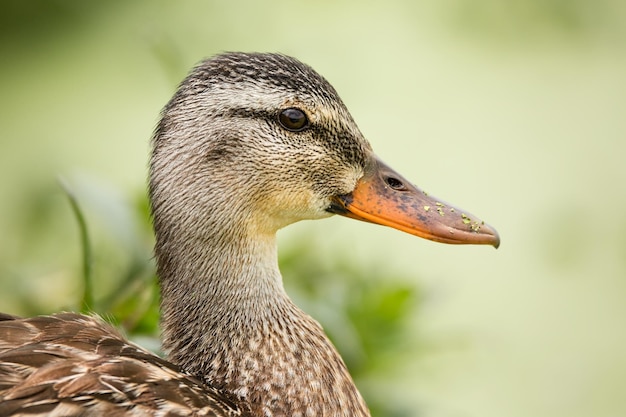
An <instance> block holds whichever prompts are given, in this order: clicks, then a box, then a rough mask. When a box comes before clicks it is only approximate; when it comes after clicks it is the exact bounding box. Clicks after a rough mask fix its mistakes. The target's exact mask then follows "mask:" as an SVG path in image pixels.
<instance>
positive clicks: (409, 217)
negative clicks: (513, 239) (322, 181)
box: [329, 159, 500, 248]
mask: <svg viewBox="0 0 626 417" xmlns="http://www.w3.org/2000/svg"><path fill="white" fill-rule="evenodd" d="M329 211H331V212H333V213H337V214H341V215H343V216H347V217H351V218H353V219H358V220H364V221H368V222H372V223H377V224H381V225H384V226H390V227H393V228H395V229H398V230H402V231H404V232H407V233H410V234H413V235H416V236H420V237H422V238H425V239H429V240H434V241H437V242H443V243H454V244H474V245H491V246H494V247H496V248H497V247H498V246H499V245H500V237H499V236H498V232H496V230H495V229H493V228H492V227H491V226H489V225H487V224H485V223H484V222H483V221H481V220H479V219H478V218H477V217H476V216H474V215H472V214H470V213H469V212H467V211H465V210H461V209H459V208H457V207H454V206H451V205H450V204H448V203H445V202H443V201H441V200H439V199H437V198H435V197H433V196H431V195H428V194H427V193H426V192H424V191H422V190H420V189H419V188H417V187H415V186H414V185H413V184H411V183H410V182H409V181H407V180H406V179H404V178H403V177H402V176H401V175H399V174H398V173H397V172H395V171H394V170H393V169H391V168H390V167H388V166H387V165H385V164H384V163H383V162H382V161H380V160H379V159H373V162H372V164H371V166H370V168H369V169H368V171H367V172H366V173H365V175H364V176H363V178H361V179H360V180H359V182H358V183H357V185H356V188H355V189H354V191H353V192H352V193H350V194H347V195H343V196H339V197H336V198H335V199H334V201H333V206H332V207H331V208H330V210H329Z"/></svg>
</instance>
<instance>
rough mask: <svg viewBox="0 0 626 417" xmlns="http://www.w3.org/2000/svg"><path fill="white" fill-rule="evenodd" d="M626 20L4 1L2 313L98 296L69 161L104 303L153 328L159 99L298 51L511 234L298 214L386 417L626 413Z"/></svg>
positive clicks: (360, 112)
mask: <svg viewBox="0 0 626 417" xmlns="http://www.w3.org/2000/svg"><path fill="white" fill-rule="evenodd" d="M624 22H626V3H624V2H623V1H621V0H595V1H591V0H520V1H517V2H511V1H503V0H500V1H498V0H472V1H469V0H446V1H439V2H419V1H417V2H414V1H408V0H406V1H400V0H391V1H387V2H367V1H344V2H331V1H319V2H302V3H298V2H286V1H277V0H272V1H263V2H261V1H259V2H254V1H243V0H235V1H225V0H224V1H179V2H165V1H147V0H145V1H108V2H84V1H78V0H75V1H61V0H56V1H55V0H51V1H43V0H42V1H32V0H13V1H7V0H4V1H3V2H1V3H0V56H2V59H1V61H0V92H1V94H0V311H4V312H9V313H14V314H36V313H50V312H53V311H58V310H61V309H66V310H67V309H79V308H80V300H81V293H82V290H83V284H82V281H81V273H82V272H81V268H82V266H81V249H82V247H81V244H80V240H79V237H78V227H77V223H76V219H75V217H74V215H73V214H72V210H71V209H70V206H69V204H68V200H67V196H66V195H64V193H63V191H62V189H61V187H60V186H59V182H58V178H59V176H61V177H63V178H64V180H65V182H66V183H67V184H68V187H69V188H70V189H71V190H72V192H73V193H74V195H75V196H76V198H77V200H78V201H79V204H80V205H81V207H82V209H83V211H84V215H85V218H86V221H87V227H88V229H89V233H90V240H91V242H92V244H93V246H92V251H93V256H94V258H93V274H94V280H95V282H94V287H95V288H94V291H95V294H96V300H95V307H96V309H97V310H99V311H101V312H106V313H107V314H108V315H109V316H110V317H111V318H112V319H113V320H118V321H120V322H121V323H122V324H123V325H124V326H125V327H126V328H127V329H128V331H129V332H130V333H131V334H132V335H133V336H134V337H139V336H140V335H150V334H154V324H155V323H156V316H155V313H154V305H155V300H156V297H157V294H156V292H155V290H154V285H151V283H153V282H154V278H153V273H152V265H151V260H150V256H151V254H150V245H151V235H150V226H149V221H148V216H147V209H146V204H145V178H146V171H147V168H146V167H147V154H148V140H149V137H150V135H151V132H152V129H153V128H154V126H155V123H156V121H157V118H158V113H159V111H160V108H161V107H162V106H163V105H164V104H165V103H166V101H167V100H168V98H169V97H170V96H171V94H172V93H173V91H174V88H175V86H176V84H177V83H178V82H179V81H180V80H181V79H182V78H183V77H184V75H185V73H186V71H187V70H188V69H189V68H190V67H191V66H192V65H193V64H195V63H196V62H197V61H199V60H200V59H201V58H203V57H206V56H210V55H212V54H214V53H217V52H220V51H225V50H243V51H279V52H283V53H286V54H290V55H294V56H296V57H298V58H300V59H301V60H303V61H305V62H307V63H308V64H310V65H312V66H313V67H314V68H316V69H317V70H318V71H319V72H320V73H322V74H323V75H324V76H325V77H326V78H327V79H328V80H329V81H330V82H331V83H332V84H333V85H334V86H335V87H336V88H337V90H338V91H339V93H340V95H341V96H342V98H343V99H344V101H345V102H346V104H347V105H348V107H349V108H350V110H351V111H352V114H353V116H354V118H355V119H356V121H357V122H358V123H359V125H360V127H361V129H362V131H363V132H364V133H365V135H366V136H367V137H368V138H369V139H370V141H371V143H372V145H373V146H374V148H375V149H376V150H377V153H378V154H379V155H380V156H381V157H382V158H383V159H384V160H386V161H387V162H388V163H389V164H390V165H392V166H394V167H395V168H396V169H398V170H399V171H400V172H402V173H403V174H404V175H405V176H406V177H408V178H410V179H412V180H413V181H414V182H415V183H417V184H418V185H419V186H420V187H422V188H424V189H426V190H428V191H429V192H432V194H434V195H437V196H440V197H442V198H443V199H444V200H448V201H450V202H451V203H454V204H456V205H458V206H460V207H463V208H465V209H467V210H468V211H470V212H472V213H475V214H477V215H479V216H480V217H482V218H483V219H484V220H486V221H487V222H489V223H490V224H492V225H493V226H495V227H496V228H497V229H498V230H499V232H500V234H501V237H502V241H503V243H502V246H501V248H500V249H499V250H498V251H495V250H492V249H490V248H487V247H455V246H446V245H441V244H435V243H432V242H427V241H423V240H420V239H417V238H415V237H413V236H409V235H405V234H402V233H400V232H397V231H393V230H390V229H386V228H382V227H377V226H374V225H368V224H365V223H358V222H352V221H348V220H346V219H343V218H333V219H330V220H326V221H321V222H304V223H301V224H297V225H294V226H292V227H290V228H288V229H286V230H284V231H282V232H281V233H280V235H279V237H280V248H281V264H282V267H283V271H284V274H285V279H286V286H287V288H288V290H289V292H290V293H291V294H292V296H293V297H294V298H295V299H296V301H297V302H298V304H299V305H301V306H302V307H304V308H305V309H306V310H307V311H309V312H310V313H311V314H313V315H314V316H315V317H316V318H318V319H319V320H320V321H322V323H323V324H324V325H325V327H326V328H327V330H328V331H329V333H331V335H332V336H333V337H334V340H335V341H336V343H337V344H338V345H339V346H340V348H341V350H342V352H343V354H344V355H345V356H346V358H347V360H348V363H349V364H350V366H351V368H352V370H353V372H354V373H355V376H356V378H357V382H358V383H359V385H360V387H361V388H362V389H363V391H364V392H365V394H366V396H367V397H368V400H369V402H370V404H372V406H373V409H374V411H375V413H376V415H378V416H391V415H408V416H418V415H419V416H426V417H501V416H507V417H530V416H532V417H560V416H568V417H578V416H580V417H583V416H584V417H588V416H594V417H613V416H615V417H617V416H623V415H626V395H624V387H626V323H625V321H626V214H625V213H626V165H625V164H624V162H623V159H624V155H626V25H625V24H624ZM303 241H307V242H308V243H306V244H304V243H302V242H303ZM148 342H153V340H152V339H150V340H146V343H148Z"/></svg>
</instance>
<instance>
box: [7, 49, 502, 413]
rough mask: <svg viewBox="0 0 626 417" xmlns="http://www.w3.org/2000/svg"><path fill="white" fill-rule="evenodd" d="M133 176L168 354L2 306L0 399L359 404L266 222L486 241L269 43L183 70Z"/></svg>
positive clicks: (253, 406)
mask: <svg viewBox="0 0 626 417" xmlns="http://www.w3.org/2000/svg"><path fill="white" fill-rule="evenodd" d="M149 188H150V201H151V207H152V213H153V220H154V229H155V234H156V246H155V254H156V259H157V274H158V276H159V279H160V285H161V294H162V302H161V312H162V327H163V335H162V337H163V347H164V350H165V351H166V352H167V359H168V360H167V361H165V360H163V359H160V358H158V357H156V356H155V355H153V354H151V353H149V352H147V351H145V350H143V349H141V348H139V347H137V346H136V345H133V344H131V343H129V342H127V341H125V339H123V338H122V337H121V336H120V335H119V334H118V333H117V332H115V331H114V330H113V329H112V328H111V327H110V326H108V325H106V324H104V323H103V322H102V321H101V320H99V319H97V318H94V317H86V316H81V315H75V314H71V313H63V314H60V315H55V316H46V317H36V318H32V319H17V318H13V317H9V316H4V317H3V318H2V320H1V321H0V415H10V414H20V413H21V414H24V415H35V414H37V413H40V414H42V415H55V413H56V415H90V414H93V415H99V414H100V415H101V414H105V413H107V414H112V415H120V416H125V415H129V416H132V415H137V416H138V415H209V416H234V415H240V416H250V417H253V416H254V417H257V416H258V417H260V416H265V417H271V416H302V417H304V416H337V417H340V416H369V411H368V409H367V406H366V405H365V402H364V401H363V398H362V397H361V395H360V394H359V392H358V390H357V389H356V387H355V385H354V383H353V381H352V378H351V377H350V374H349V372H348V370H347V369H346V366H345V364H344V362H343V361H342V359H341V357H340V356H339V354H338V353H337V351H336V350H335V348H334V347H333V345H332V344H331V342H330V341H329V340H328V339H327V337H326V336H325V334H324V332H323V330H322V328H321V326H320V325H319V324H318V323H317V322H316V321H315V320H314V319H312V318H311V317H309V316H308V315H307V314H305V313H304V312H302V311H301V310H300V309H299V308H298V307H297V306H296V305H295V304H293V302H292V301H291V300H290V299H289V297H288V296H287V294H286V293H285V291H284V289H283V285H282V278H281V275H280V271H279V269H278V265H277V249H276V239H275V235H276V232H277V230H279V229H280V228H282V227H285V226H287V225H289V224H291V223H293V222H296V221H299V220H305V219H320V218H324V217H328V216H330V215H332V214H341V215H345V216H347V217H352V218H356V219H360V220H366V221H369V222H375V223H380V224H384V225H388V226H392V227H395V228H397V229H400V230H403V231H407V232H409V233H413V234H416V235H418V236H422V237H425V238H427V239H431V240H437V241H442V242H447V243H476V244H491V245H494V246H497V244H498V243H499V238H498V237H497V234H496V233H495V231H494V230H493V229H491V228H489V227H488V226H487V225H484V223H482V222H479V221H477V220H475V218H473V217H470V216H468V215H467V214H462V213H464V212H463V211H461V210H455V209H454V208H452V207H451V206H449V205H444V204H443V203H441V202H439V201H436V200H435V199H433V197H430V196H428V195H426V194H425V193H422V192H421V191H420V190H419V189H417V188H415V187H414V186H413V185H411V184H410V183H409V182H408V181H406V180H405V179H404V178H402V177H401V176H400V175H399V174H397V173H395V172H394V171H393V170H392V169H391V168H389V167H388V166H386V165H385V164H383V163H382V162H381V161H380V160H378V159H377V158H376V156H375V155H374V154H373V151H372V149H371V147H370V145H369V143H368V142H367V141H366V140H365V139H364V137H363V135H362V134H361V132H360V131H359V129H358V127H357V126H356V124H355V123H354V121H353V120H352V117H351V116H350V114H349V112H348V111H347V109H346V108H345V106H344V105H343V103H342V102H341V99H340V98H339V96H338V94H337V93H336V91H335V90H334V89H333V88H332V86H331V85H330V84H329V83H328V82H327V81H326V80H325V79H324V78H322V77H321V76H320V75H319V74H317V73H316V72H315V71H314V70H312V69H311V68H310V67H308V66H306V65H304V64H302V63H300V62H299V61H297V60H295V59H293V58H289V57H286V56H283V55H277V54H244V53H229V54H223V55H218V56H217V57H214V58H212V59H209V60H207V61H204V62H202V63H201V64H200V65H198V66H197V67H196V68H195V69H194V70H192V72H191V73H190V75H189V76H188V77H187V78H186V79H185V80H184V81H183V82H182V83H181V85H180V87H179V89H178V90H177V92H176V94H175V95H174V97H173V98H172V99H171V100H170V102H169V103H168V104H167V105H166V107H165V109H164V110H163V113H162V118H161V121H160V123H159V124H158V126H157V129H156V131H155V135H154V138H153V141H152V157H151V162H150V187H149ZM431 206H432V207H433V209H432V210H429V209H425V208H424V207H431ZM442 207H443V209H442ZM444 209H445V210H446V211H445V212H443V210H444ZM465 213H466V212H465ZM468 219H469V221H468Z"/></svg>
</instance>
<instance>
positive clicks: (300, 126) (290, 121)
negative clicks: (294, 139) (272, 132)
mask: <svg viewBox="0 0 626 417" xmlns="http://www.w3.org/2000/svg"><path fill="white" fill-rule="evenodd" d="M278 121H279V122H280V124H281V125H282V126H283V127H284V128H285V129H287V130H290V131H292V132H300V131H302V130H304V129H306V128H307V127H309V119H308V118H307V117H306V114H304V112H303V111H302V110H300V109H296V108H293V107H292V108H289V109H285V110H283V111H281V112H280V114H279V115H278Z"/></svg>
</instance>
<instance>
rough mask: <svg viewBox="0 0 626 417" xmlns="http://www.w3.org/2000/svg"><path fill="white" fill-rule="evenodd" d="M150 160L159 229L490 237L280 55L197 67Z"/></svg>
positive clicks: (238, 57)
mask: <svg viewBox="0 0 626 417" xmlns="http://www.w3.org/2000/svg"><path fill="white" fill-rule="evenodd" d="M151 164H152V169H151V190H150V192H151V197H152V202H153V212H154V214H155V227H157V228H158V226H159V225H158V223H159V221H160V219H170V220H169V221H173V222H177V223H178V224H179V225H180V226H182V227H186V228H190V229H193V230H195V231H196V232H197V231H198V230H200V231H203V232H204V233H213V234H214V233H216V231H217V230H229V228H230V229H231V230H232V229H233V227H232V226H229V225H234V224H237V225H240V226H241V227H239V228H237V230H238V231H237V233H238V234H241V233H243V234H244V235H246V236H248V235H250V234H257V235H259V234H274V233H275V232H276V231H277V230H278V229H280V228H282V227H284V226H286V225H288V224H290V223H293V222H295V221H298V220H303V219H318V218H323V217H327V216H330V215H332V214H340V215H343V216H347V217H351V218H355V219H359V220H365V221H368V222H372V223H378V224H382V225H386V226H391V227H394V228H396V229H399V230H402V231H404V232H408V233H411V234H414V235H417V236H420V237H423V238H426V239H430V240H434V241H438V242H445V243H461V244H462V243H469V244H488V245H492V246H495V247H497V246H498V244H499V237H498V234H497V233H496V231H495V230H494V229H493V228H491V227H489V226H488V225H486V224H484V223H483V222H482V221H480V220H478V219H477V218H476V217H475V216H473V215H471V214H469V213H468V212H467V211H464V210H461V209H459V208H455V207H453V206H451V205H449V204H447V203H444V202H442V201H441V200H439V199H436V198H434V197H432V196H429V195H427V194H426V193H425V192H423V191H421V190H420V189H418V188H417V187H415V186H414V185H412V184H411V183H410V182H409V181H407V180H406V179H405V178H403V177H402V176H401V175H400V174H398V173H397V172H395V171H394V170H393V169H392V168H390V167H389V166H387V165H385V164H384V163H383V162H382V161H381V160H380V159H378V158H377V156H376V155H375V154H374V152H373V151H372V148H371V146H370V144H369V143H368V141H367V140H366V139H365V138H364V136H363V134H362V133H361V132H360V130H359V128H358V127H357V125H356V123H355V122H354V120H353V119H352V117H351V115H350V113H349V112H348V110H347V109H346V107H345V105H344V104H343V102H342V101H341V99H340V98H339V96H338V94H337V92H336V91H335V89H334V88H333V87H332V86H331V85H330V84H329V83H328V82H327V81H326V80H325V79H324V78H323V77H321V76H320V75H319V74H318V73H316V72H315V71H314V70H313V69H312V68H310V67H308V66H307V65H304V64H302V63H301V62H299V61H297V60H295V59H293V58H290V57H287V56H284V55H279V54H247V53H227V54H223V55H219V56H217V57H214V58H212V59H210V60H207V61H204V62H202V63H201V64H200V65H198V66H197V67H196V68H195V69H194V70H193V71H192V72H191V73H190V75H189V76H188V77H187V78H186V79H185V80H184V81H183V83H182V84H181V86H180V87H179V89H178V91H177V93H176V94H175V95H174V97H173V98H172V100H171V101H170V102H169V103H168V105H167V106H166V107H165V109H164V110H163V117H162V120H161V122H160V124H159V125H158V127H157V130H156V133H155V136H154V140H153V158H152V162H151ZM170 207H176V208H177V209H176V210H174V209H172V210H169V208H170ZM181 209H182V210H181ZM162 210H165V211H167V212H168V215H166V216H159V213H160V212H161V211H162Z"/></svg>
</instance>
